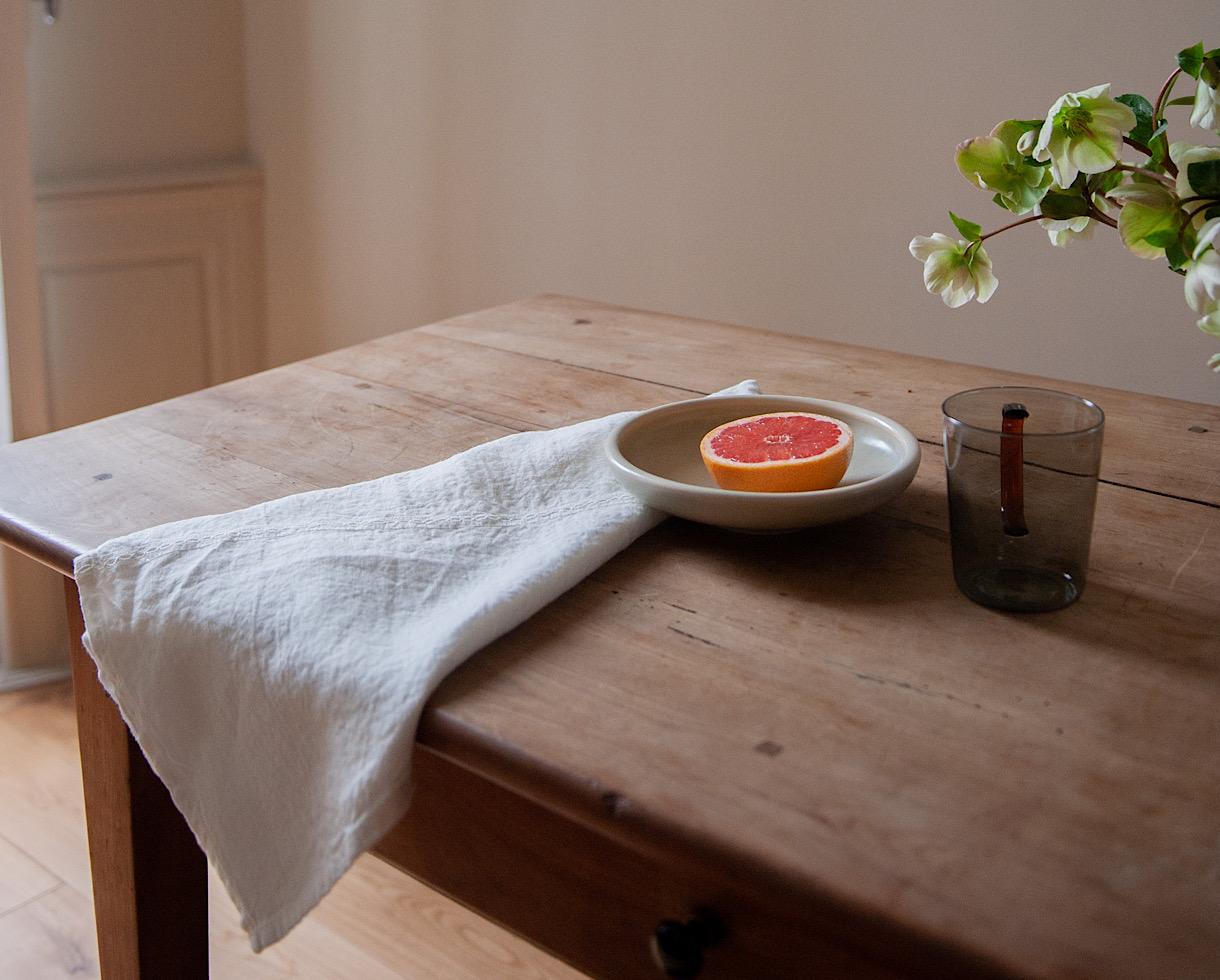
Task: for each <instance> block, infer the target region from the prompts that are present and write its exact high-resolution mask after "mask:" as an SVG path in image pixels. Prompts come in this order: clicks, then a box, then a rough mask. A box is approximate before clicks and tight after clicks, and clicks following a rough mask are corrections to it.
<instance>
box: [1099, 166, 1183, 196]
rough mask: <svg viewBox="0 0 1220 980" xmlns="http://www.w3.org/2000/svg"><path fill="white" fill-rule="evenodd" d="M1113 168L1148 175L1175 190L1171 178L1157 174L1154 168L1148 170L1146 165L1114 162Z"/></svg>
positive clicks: (1175, 185)
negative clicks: (1135, 165) (1139, 165)
mask: <svg viewBox="0 0 1220 980" xmlns="http://www.w3.org/2000/svg"><path fill="white" fill-rule="evenodd" d="M1114 169H1115V170H1126V171H1127V172H1128V173H1133V174H1143V175H1144V176H1145V177H1150V178H1152V179H1153V180H1157V181H1160V182H1161V183H1162V184H1164V185H1165V186H1166V187H1168V188H1169V189H1170V190H1175V189H1176V188H1177V186H1178V185H1177V184H1175V183H1174V182H1173V180H1172V179H1170V178H1169V177H1166V176H1165V175H1164V174H1158V173H1157V172H1156V171H1155V170H1149V169H1148V168H1146V167H1133V166H1131V164H1129V163H1116V164H1114Z"/></svg>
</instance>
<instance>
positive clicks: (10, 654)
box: [0, 0, 67, 690]
mask: <svg viewBox="0 0 1220 980" xmlns="http://www.w3.org/2000/svg"><path fill="white" fill-rule="evenodd" d="M33 10H34V8H33V7H32V6H31V4H30V3H29V2H28V0H0V442H8V441H9V440H11V439H25V438H28V437H29V436H33V435H38V434H39V433H41V432H45V431H46V430H47V428H48V420H47V412H48V404H47V377H46V374H47V372H46V360H45V355H44V351H43V331H42V311H41V298H40V289H39V277H38V262H37V254H36V250H35V247H34V184H33V177H32V174H31V167H30V140H29V106H28V101H27V98H26V71H25V65H26V60H25V51H26V43H27V38H28V36H29V32H28V27H27V25H28V20H27V18H28V17H29V16H30V14H31V13H32V12H33ZM49 489H53V488H49ZM63 602H64V599H63V587H62V584H61V582H60V579H59V576H58V575H56V574H55V573H54V572H51V571H50V570H48V569H45V568H43V567H42V566H40V565H38V564H37V563H35V562H33V561H31V560H30V559H28V558H25V557H22V556H20V555H18V554H16V553H15V552H14V551H12V550H11V549H10V548H0V690H4V689H6V688H11V687H18V686H22V685H25V684H31V683H37V682H39V681H42V680H45V679H48V678H49V677H50V676H52V675H54V674H62V673H65V672H66V666H65V665H66V659H65V657H66V649H67V644H66V636H65V632H64V607H63Z"/></svg>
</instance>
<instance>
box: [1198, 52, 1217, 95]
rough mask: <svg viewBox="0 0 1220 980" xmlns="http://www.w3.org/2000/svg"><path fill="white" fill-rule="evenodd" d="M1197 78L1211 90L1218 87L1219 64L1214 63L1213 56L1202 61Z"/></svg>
mask: <svg viewBox="0 0 1220 980" xmlns="http://www.w3.org/2000/svg"><path fill="white" fill-rule="evenodd" d="M1199 78H1200V79H1201V80H1202V81H1204V82H1206V83H1207V84H1208V85H1210V86H1211V87H1212V88H1217V87H1220V64H1217V63H1216V59H1215V58H1214V57H1213V56H1211V55H1208V56H1207V57H1205V58H1204V59H1203V65H1202V67H1200V68H1199Z"/></svg>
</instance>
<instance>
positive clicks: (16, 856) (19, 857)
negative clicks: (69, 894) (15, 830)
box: [0, 837, 63, 916]
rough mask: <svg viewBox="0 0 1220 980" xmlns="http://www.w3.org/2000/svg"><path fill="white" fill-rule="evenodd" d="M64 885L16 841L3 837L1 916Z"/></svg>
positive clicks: (0, 843)
mask: <svg viewBox="0 0 1220 980" xmlns="http://www.w3.org/2000/svg"><path fill="white" fill-rule="evenodd" d="M61 884H63V882H61V881H60V880H59V879H58V878H56V877H55V875H53V874H51V872H49V871H48V870H47V869H46V868H44V867H43V866H42V865H41V864H39V863H38V862H37V861H35V860H34V859H33V858H32V857H30V856H29V855H28V854H26V853H25V851H23V850H22V849H21V848H19V847H18V846H17V845H16V844H13V843H11V842H10V841H8V840H6V839H5V838H4V837H0V916H3V915H6V914H7V913H9V912H11V911H13V910H14V909H16V908H18V907H20V906H22V905H25V904H26V902H29V901H31V900H32V899H35V898H37V897H38V896H39V895H42V894H44V893H45V892H49V891H51V890H52V889H53V888H55V887H57V886H59V885H61Z"/></svg>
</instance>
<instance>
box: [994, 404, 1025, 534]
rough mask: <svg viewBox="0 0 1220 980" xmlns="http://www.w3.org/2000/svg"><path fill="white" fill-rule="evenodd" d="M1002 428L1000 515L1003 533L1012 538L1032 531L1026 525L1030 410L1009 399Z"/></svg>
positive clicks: (1004, 410) (1005, 407)
mask: <svg viewBox="0 0 1220 980" xmlns="http://www.w3.org/2000/svg"><path fill="white" fill-rule="evenodd" d="M1003 417H1004V420H1003V422H1002V423H1001V425H1000V431H1001V432H1003V433H1004V438H1002V439H1001V440H1000V516H1001V517H1002V518H1003V519H1004V533H1005V534H1008V535H1011V536H1012V537H1014V538H1016V537H1021V536H1022V535H1024V534H1029V528H1027V527H1026V526H1025V479H1024V469H1025V447H1024V445H1023V443H1024V438H1023V436H1024V434H1025V420H1026V419H1027V418H1029V412H1028V411H1027V410H1026V408H1025V406H1024V405H1022V404H1021V403H1020V402H1009V403H1008V404H1007V405H1005V406H1004V409H1003Z"/></svg>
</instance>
